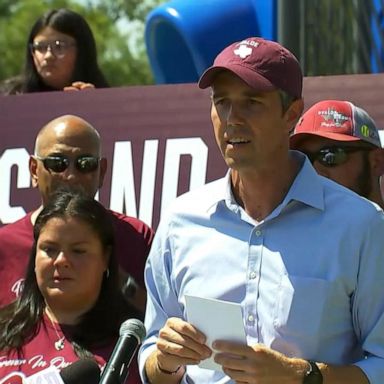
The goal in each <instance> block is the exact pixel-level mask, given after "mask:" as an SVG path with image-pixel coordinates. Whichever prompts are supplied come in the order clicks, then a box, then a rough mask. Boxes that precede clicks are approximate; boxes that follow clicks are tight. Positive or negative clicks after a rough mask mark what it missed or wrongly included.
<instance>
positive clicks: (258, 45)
mask: <svg viewBox="0 0 384 384" xmlns="http://www.w3.org/2000/svg"><path fill="white" fill-rule="evenodd" d="M223 70H228V71H231V72H233V73H234V74H235V75H237V76H239V77H240V78H241V79H242V80H244V81H245V82H246V83H247V84H248V85H249V86H250V87H252V88H254V89H257V90H260V91H273V90H276V89H281V90H282V91H285V92H286V93H288V94H289V95H290V96H293V97H294V98H298V99H300V98H301V93H302V88H303V74H302V71H301V67H300V64H299V62H298V61H297V59H296V57H295V56H294V55H293V54H292V53H291V52H290V51H288V49H286V48H284V47H283V46H282V45H280V44H279V43H276V42H275V41H270V40H265V39H263V38H261V37H249V38H248V39H245V40H243V41H239V42H236V43H233V44H231V45H230V46H228V47H227V48H225V49H224V50H223V51H221V53H219V54H218V55H217V57H216V59H215V61H214V63H213V65H212V66H211V67H210V68H208V69H207V70H206V71H205V72H204V73H203V75H202V76H201V77H200V80H199V87H200V88H203V89H204V88H207V87H209V86H211V85H212V83H213V81H214V79H215V76H216V75H217V74H218V73H219V72H221V71H223Z"/></svg>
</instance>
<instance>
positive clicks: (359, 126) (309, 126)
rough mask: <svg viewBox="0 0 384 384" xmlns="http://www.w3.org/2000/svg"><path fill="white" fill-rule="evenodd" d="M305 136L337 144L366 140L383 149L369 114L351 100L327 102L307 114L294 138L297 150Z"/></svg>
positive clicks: (312, 108)
mask: <svg viewBox="0 0 384 384" xmlns="http://www.w3.org/2000/svg"><path fill="white" fill-rule="evenodd" d="M305 135H316V136H321V137H325V138H328V139H331V140H337V141H358V140H362V141H366V142H368V143H370V144H373V145H375V146H377V147H381V142H380V136H379V132H378V129H377V127H376V124H375V122H374V121H373V119H372V118H371V117H370V116H369V115H368V113H367V112H366V111H365V110H364V109H362V108H359V107H356V106H355V105H354V104H352V103H351V102H349V101H341V100H323V101H320V102H318V103H316V104H314V105H313V106H312V107H311V108H309V109H308V111H306V112H305V113H304V114H303V116H302V117H301V118H300V120H299V122H298V123H297V125H296V127H295V130H294V132H293V135H292V136H291V138H290V142H291V147H292V148H295V147H296V145H297V144H298V142H299V141H300V140H302V139H303V138H305Z"/></svg>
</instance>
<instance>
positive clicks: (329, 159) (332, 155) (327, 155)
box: [302, 145, 374, 167]
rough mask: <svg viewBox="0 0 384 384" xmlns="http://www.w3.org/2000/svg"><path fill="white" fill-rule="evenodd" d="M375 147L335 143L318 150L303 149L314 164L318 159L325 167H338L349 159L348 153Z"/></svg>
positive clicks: (369, 149)
mask: <svg viewBox="0 0 384 384" xmlns="http://www.w3.org/2000/svg"><path fill="white" fill-rule="evenodd" d="M372 149H374V147H367V146H359V147H357V146H347V145H343V146H341V145H335V146H331V147H324V148H321V149H320V150H318V151H317V152H308V151H302V152H303V153H305V154H306V155H307V157H308V158H309V160H310V162H311V163H312V164H313V163H314V162H315V161H318V162H319V163H320V164H321V165H324V166H325V167H337V166H338V165H341V164H343V163H345V162H346V161H347V160H348V155H349V154H350V153H353V152H359V151H371V150H372Z"/></svg>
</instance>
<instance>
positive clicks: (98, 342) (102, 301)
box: [0, 190, 137, 380]
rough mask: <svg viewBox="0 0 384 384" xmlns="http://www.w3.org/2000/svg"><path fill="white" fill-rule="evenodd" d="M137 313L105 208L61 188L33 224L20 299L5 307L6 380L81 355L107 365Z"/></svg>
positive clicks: (0, 322) (1, 361)
mask: <svg viewBox="0 0 384 384" xmlns="http://www.w3.org/2000/svg"><path fill="white" fill-rule="evenodd" d="M136 315H137V314H136V313H135V312H134V310H133V309H132V308H131V307H128V304H127V302H126V301H125V300H124V298H123V297H122V294H121V292H120V289H119V283H118V267H117V261H116V259H115V256H114V238H113V227H112V224H111V222H110V219H109V215H108V213H107V211H106V209H105V208H104V207H103V206H102V205H101V204H100V203H98V202H97V201H96V200H94V199H93V198H89V197H86V196H84V195H83V194H81V193H74V192H69V191H63V190H60V191H58V192H57V193H56V194H55V195H54V196H53V197H52V199H51V201H50V202H49V204H47V205H46V206H45V207H44V209H43V210H42V212H41V213H40V214H39V216H38V218H37V221H36V224H35V226H34V246H33V249H32V252H31V256H30V260H29V264H28V267H27V271H26V276H25V283H24V288H23V291H22V293H21V296H20V297H19V298H18V299H17V300H16V301H14V302H13V303H11V304H10V305H8V306H6V307H4V308H3V309H1V310H0V351H1V352H0V380H1V379H2V378H5V377H10V376H11V375H15V377H16V376H21V377H28V376H30V375H32V374H34V373H36V372H38V371H41V370H43V369H46V368H47V367H49V366H55V367H57V368H58V369H59V370H60V369H62V368H65V367H66V366H68V365H70V364H71V363H73V362H74V361H76V360H79V359H81V358H92V359H94V360H96V362H97V363H98V364H99V366H100V367H101V368H102V367H103V366H104V365H105V363H106V361H107V360H108V358H109V356H110V354H111V352H112V350H113V347H114V345H115V342H116V340H117V338H118V336H119V328H120V324H121V323H122V322H123V321H124V320H126V319H127V318H129V317H135V316H136Z"/></svg>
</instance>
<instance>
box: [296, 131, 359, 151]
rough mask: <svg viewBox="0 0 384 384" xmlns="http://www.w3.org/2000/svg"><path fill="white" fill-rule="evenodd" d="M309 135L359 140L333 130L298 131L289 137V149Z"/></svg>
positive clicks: (339, 139)
mask: <svg viewBox="0 0 384 384" xmlns="http://www.w3.org/2000/svg"><path fill="white" fill-rule="evenodd" d="M311 136H320V137H324V138H326V139H331V140H336V141H360V140H361V139H359V138H358V137H354V136H349V135H343V134H340V133H335V132H299V133H295V134H293V135H292V136H291V137H290V138H289V143H290V147H291V149H296V148H297V146H298V145H299V144H300V143H301V142H302V141H304V140H305V139H309V138H311Z"/></svg>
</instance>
